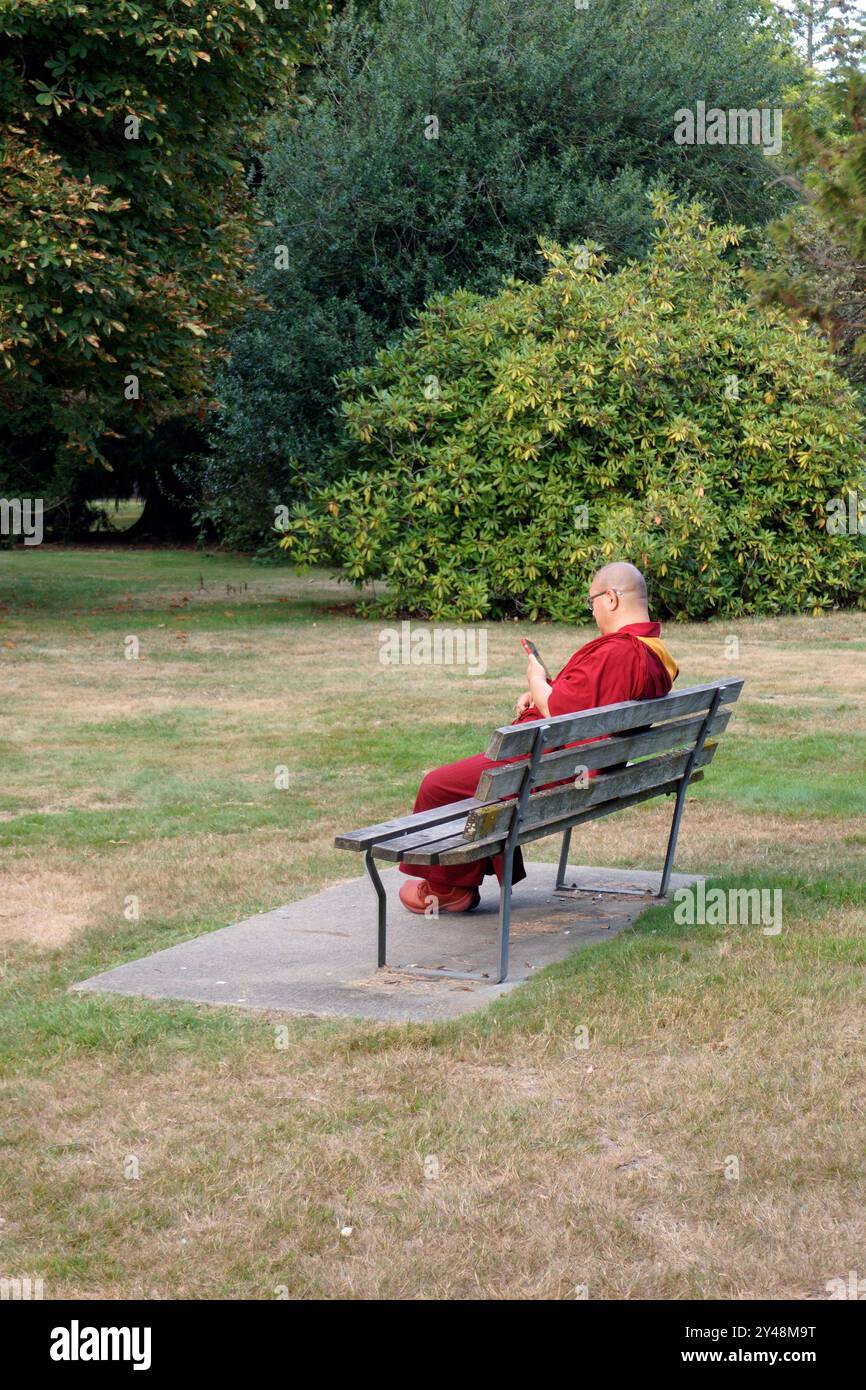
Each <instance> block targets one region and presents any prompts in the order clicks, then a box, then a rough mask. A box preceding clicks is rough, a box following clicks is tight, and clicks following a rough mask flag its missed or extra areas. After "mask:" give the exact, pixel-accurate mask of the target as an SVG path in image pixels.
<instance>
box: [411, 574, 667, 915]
mask: <svg viewBox="0 0 866 1390" xmlns="http://www.w3.org/2000/svg"><path fill="white" fill-rule="evenodd" d="M587 604H588V607H589V610H590V612H591V613H592V616H593V619H594V621H595V624H596V626H597V628H598V630H599V632H600V634H601V636H599V637H596V638H594V639H593V640H592V641H591V642H587V643H586V645H585V646H583V647H580V648H579V649H578V650H577V651H576V652H575V653H574V655H573V656H571V657H570V658H569V659H568V661H567V662H566V663H565V665H564V666H563V668H562V670H561V671H560V672H559V674H558V675H557V676H556V677H555V678H554V679H553V681H552V682H550V683H548V681H547V679H546V678H545V671H544V667H543V666H542V665H541V663H540V662H539V661H538V660H537V659H536V658H535V657H534V656H530V657H529V658H528V665H527V680H528V684H529V689H528V690H527V691H525V692H524V694H522V695H521V696H520V698H519V699H518V701H517V718H516V719H515V720H514V721H513V722H514V723H515V724H524V723H526V722H527V721H529V720H531V719H544V718H547V717H548V716H553V715H558V714H573V713H575V712H576V711H577V710H582V709H597V708H598V706H599V705H615V704H618V703H619V702H620V701H621V700H652V699H655V698H656V697H657V696H660V695H667V693H668V691H669V690H670V688H671V686H672V685H673V682H674V681H675V680H676V678H677V675H678V674H679V668H678V667H677V664H676V662H675V661H674V659H673V657H672V656H671V655H670V653H669V651H668V650H667V648H666V647H665V645H664V643H663V642H662V641H661V639H660V635H659V634H660V633H661V627H660V625H659V624H658V623H653V622H650V616H649V611H648V608H647V590H646V581H645V580H644V577H643V575H642V574H641V572H640V570H639V569H636V568H635V566H634V565H629V564H626V563H624V562H618V563H616V564H612V565H605V566H604V568H603V569H600V570H599V571H598V573H597V574H596V575H595V577H594V579H593V581H592V584H591V585H590V587H589V593H588V595H587ZM507 761H509V760H507ZM510 761H513V760H510ZM498 766H501V764H500V763H496V762H493V761H492V760H491V759H490V758H487V757H485V755H484V754H483V753H478V754H476V755H475V757H473V758H461V759H460V761H459V762H456V763H447V764H446V765H445V766H444V767H437V768H434V769H433V771H432V772H428V773H427V775H426V777H425V778H424V780H423V782H422V783H421V786H420V787H419V789H418V795H417V797H416V798H415V807H414V809H415V810H416V811H428V810H431V809H432V808H433V807H434V806H446V805H448V803H449V802H451V801H462V800H463V798H464V797H467V796H474V795H475V789H476V787H477V786H478V779H479V777H480V776H481V773H482V772H483V771H484V770H485V769H486V768H488V767H498ZM400 868H401V870H402V872H403V873H404V874H408V875H409V876H410V879H411V881H410V882H408V883H404V884H403V886H402V888H401V889H400V899H401V901H402V903H403V905H404V907H408V909H409V911H410V912H419V913H423V912H425V910H428V909H429V910H431V911H438V912H471V911H472V909H473V908H475V907H477V906H478V903H479V900H480V894H479V891H478V885H479V884H480V883H481V881H482V879H483V878H484V876H485V874H491V873H495V874H496V876H497V877H498V878H499V879H500V881H501V878H502V861H501V857H499V856H497V857H496V858H493V859H481V860H477V861H476V862H475V863H473V864H458V865H453V866H452V865H442V864H433V865H426V864H425V865H424V866H423V867H422V866H421V865H415V864H401V865H400ZM525 877H526V871H525V869H524V867H523V860H522V857H521V855H520V851H519V850H518V851H517V852H516V853H515V856H514V878H513V881H514V882H515V883H519V881H520V880H521V879H522V878H525Z"/></svg>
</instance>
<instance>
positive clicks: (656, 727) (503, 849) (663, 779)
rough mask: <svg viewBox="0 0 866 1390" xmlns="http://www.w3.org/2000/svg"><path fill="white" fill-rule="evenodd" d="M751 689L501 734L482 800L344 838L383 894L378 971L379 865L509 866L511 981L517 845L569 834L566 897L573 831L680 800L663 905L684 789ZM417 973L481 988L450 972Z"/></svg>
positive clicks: (504, 918) (733, 683) (629, 706)
mask: <svg viewBox="0 0 866 1390" xmlns="http://www.w3.org/2000/svg"><path fill="white" fill-rule="evenodd" d="M742 688H743V682H742V680H723V681H715V682H714V683H713V684H711V685H696V686H692V687H691V688H689V689H687V690H679V691H677V692H676V693H671V694H670V695H663V696H661V698H659V699H657V700H630V701H627V702H625V703H623V704H618V705H605V706H604V707H602V708H600V709H590V710H582V711H581V712H580V713H579V714H561V715H559V716H557V717H556V718H552V719H536V720H533V721H532V722H528V723H525V724H507V725H505V727H504V728H501V729H496V730H495V732H494V733H493V736H492V737H491V739H490V743H489V744H488V746H487V756H488V758H493V759H496V760H497V761H499V762H500V765H499V766H497V767H494V768H488V769H487V770H486V771H485V772H483V773H482V774H481V779H480V781H479V783H478V787H477V789H476V792H475V795H474V797H469V798H467V799H466V800H465V801H454V802H452V803H451V804H450V805H448V806H438V807H436V808H435V809H434V810H430V811H419V812H417V814H415V815H411V816H402V817H399V818H398V819H396V820H389V821H384V822H383V823H382V824H381V825H369V826H367V827H366V828H365V829H363V830H353V831H352V832H351V833H349V834H347V835H338V836H337V837H336V839H335V841H334V843H335V844H336V846H337V848H338V849H351V850H355V851H357V852H359V853H363V855H364V866H365V868H366V870H367V873H368V874H369V876H370V878H371V880H372V882H373V887H374V888H375V890H376V894H377V897H378V904H379V906H378V929H379V951H378V964H379V967H380V968H381V967H383V966H384V965H385V964H386V931H387V927H386V898H385V890H384V888H383V886H382V880H381V878H380V877H379V872H378V870H377V868H376V864H375V860H376V859H384V860H390V861H392V862H394V863H399V862H401V861H402V862H404V863H406V864H468V863H471V862H473V861H474V860H477V859H486V858H488V857H489V856H493V855H502V859H503V872H502V882H501V888H500V896H499V975H498V981H497V982H501V981H502V980H504V979H505V977H506V975H507V974H508V939H509V921H510V917H511V880H512V872H513V861H514V851H515V849H516V848H517V847H518V845H525V844H528V843H529V842H530V841H532V840H538V839H541V838H543V837H544V836H547V835H559V834H561V835H562V849H561V852H560V856H559V871H558V873H557V881H556V888H557V889H558V890H562V889H563V888H565V887H566V885H565V872H566V869H567V867H568V851H569V845H570V842H571V832H572V829H573V828H574V826H576V825H583V824H584V823H585V822H587V821H592V820H596V819H598V818H599V817H600V816H608V815H611V814H612V813H613V812H614V811H621V810H623V809H624V808H625V807H626V806H635V805H637V803H638V802H640V801H648V800H649V799H650V798H651V797H654V796H673V795H676V804H675V806H674V813H673V820H672V823H671V829H670V834H669V836H668V846H667V853H666V855H665V863H664V869H663V871H662V877H661V884H660V886H659V891H658V894H657V896H658V897H659V898H664V897H666V895H667V891H668V883H669V881H670V876H671V870H672V868H673V862H674V854H675V852H676V844H677V836H678V834H679V829H680V822H681V820H682V814H683V805H684V803H685V796H686V790H687V788H688V787H689V785H690V784H691V783H692V782H696V781H699V780H700V779H701V778H702V777H703V775H704V774H703V769H704V768H705V767H706V766H707V764H708V763H710V762H711V761H712V759H713V755H714V753H715V751H716V747H717V743H716V741H715V740H717V738H718V736H719V735H720V734H722V733H723V732H724V730H725V729H726V728H727V725H728V720H729V719H730V717H731V712H732V707H733V704H734V702H735V701H736V699H737V697H738V695H739V693H740V691H741V690H742ZM581 739H594V740H597V741H596V742H593V743H588V744H585V745H583V746H582V747H579V748H564V747H563V745H564V744H569V743H575V742H576V741H578V740H581ZM503 759H517V760H518V761H514V762H502V761H501V760H503ZM590 774H597V775H590ZM566 779H567V780H566ZM551 783H562V784H561V785H558V786H551V785H550V784H551ZM412 973H415V974H425V975H451V976H454V977H456V978H460V979H476V978H479V977H478V976H477V975H474V974H466V973H464V972H462V971H449V970H429V971H413V972H412Z"/></svg>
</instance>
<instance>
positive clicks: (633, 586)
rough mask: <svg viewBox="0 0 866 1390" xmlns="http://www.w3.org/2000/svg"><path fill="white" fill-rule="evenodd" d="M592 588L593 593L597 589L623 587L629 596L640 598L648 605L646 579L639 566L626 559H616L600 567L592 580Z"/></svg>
mask: <svg viewBox="0 0 866 1390" xmlns="http://www.w3.org/2000/svg"><path fill="white" fill-rule="evenodd" d="M592 589H593V593H595V590H596V589H622V591H623V593H624V594H625V593H626V592H627V593H628V595H629V598H635V599H638V600H639V601H640V602H641V603H642V604H643V605H644V606H646V580H645V579H644V577H643V575H642V574H641V572H640V570H639V569H638V568H637V566H636V565H630V564H628V562H627V561H626V560H616V561H615V562H614V563H613V564H612V565H605V566H604V567H603V568H602V569H600V570H599V571H598V573H597V574H596V575H595V577H594V579H593V581H592Z"/></svg>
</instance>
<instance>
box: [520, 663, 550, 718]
mask: <svg viewBox="0 0 866 1390" xmlns="http://www.w3.org/2000/svg"><path fill="white" fill-rule="evenodd" d="M526 675H527V679H528V681H529V693H530V695H531V696H532V703H533V704H534V705H535V708H536V709H537V710H538V711H539V713H540V714H542V715H543V717H544V718H545V719H546V718H547V716H548V714H549V712H550V711H549V706H548V703H547V702H548V698H549V696H550V691H551V687H550V686H549V685H548V683H547V677H546V676H545V674H544V667H543V666H542V664H541V662H540V661H539V660H538V658H537V657H535V656H527V658H526Z"/></svg>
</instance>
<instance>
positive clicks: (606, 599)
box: [589, 560, 649, 634]
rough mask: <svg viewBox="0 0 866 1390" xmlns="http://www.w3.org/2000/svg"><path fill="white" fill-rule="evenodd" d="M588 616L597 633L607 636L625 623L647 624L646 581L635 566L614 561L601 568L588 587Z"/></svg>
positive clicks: (625, 562) (623, 561)
mask: <svg viewBox="0 0 866 1390" xmlns="http://www.w3.org/2000/svg"><path fill="white" fill-rule="evenodd" d="M589 592H590V597H592V598H593V599H594V602H593V604H592V616H593V617H594V619H595V621H596V623H597V624H598V628H599V631H600V632H601V633H603V634H604V633H611V632H616V631H618V629H619V628H621V627H625V626H626V624H627V623H645V622H648V621H649V612H648V610H647V593H646V580H645V579H644V577H643V575H642V574H641V572H640V570H639V569H638V568H637V567H636V566H635V565H630V564H628V562H627V561H625V560H616V561H614V563H613V564H610V565H604V566H603V567H602V568H601V569H600V570H598V571H597V573H596V574H595V575H594V576H593V580H592V584H591V585H590V589H589Z"/></svg>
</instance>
